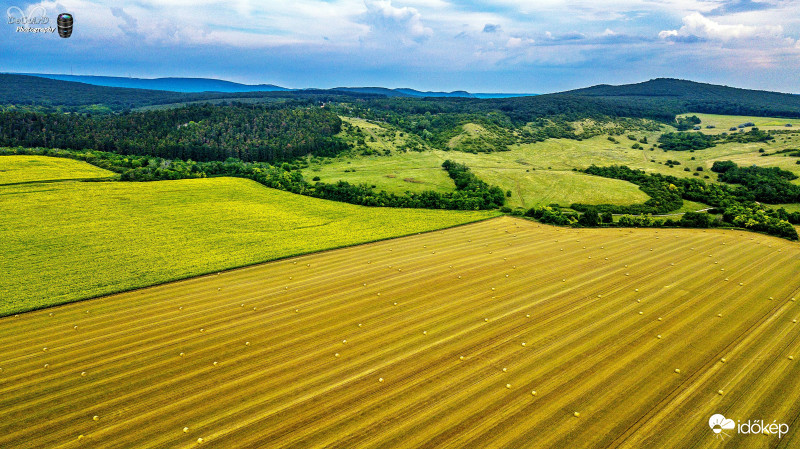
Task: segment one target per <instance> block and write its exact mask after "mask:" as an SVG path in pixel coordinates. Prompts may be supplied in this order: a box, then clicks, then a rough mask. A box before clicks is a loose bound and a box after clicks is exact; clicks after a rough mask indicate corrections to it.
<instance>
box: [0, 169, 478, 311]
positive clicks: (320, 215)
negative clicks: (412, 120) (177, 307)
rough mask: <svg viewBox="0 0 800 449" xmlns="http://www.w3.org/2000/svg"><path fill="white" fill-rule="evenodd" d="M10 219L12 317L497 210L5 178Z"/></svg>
mask: <svg viewBox="0 0 800 449" xmlns="http://www.w3.org/2000/svg"><path fill="white" fill-rule="evenodd" d="M58 161H65V160H64V159H59V160H58ZM0 216H2V217H4V219H3V220H4V222H3V225H2V227H0V241H2V242H3V245H2V247H1V249H0V273H3V276H2V278H1V279H2V281H0V290H2V291H3V292H4V294H3V297H2V299H1V300H0V315H4V314H9V313H13V312H16V311H21V310H28V309H31V308H38V307H43V306H47V305H53V304H58V303H63V302H67V301H73V300H77V299H81V298H86V297H91V296H96V295H101V294H106V293H110V292H116V291H120V290H124V289H130V288H134V287H141V286H146V285H152V284H155V283H159V282H164V281H168V280H172V279H178V278H184V277H188V276H193V275H197V274H202V273H208V272H211V271H218V270H222V269H226V268H232V267H237V266H242V265H247V264H252V263H256V262H262V261H266V260H271V259H275V258H279V257H285V256H289V255H294V254H300V253H307V252H311V251H318V250H323V249H328V248H333V247H339V246H343V245H352V244H357V243H363V242H367V241H372V240H378V239H384V238H388V237H395V236H400V235H405V234H410V233H416V232H422V231H428V230H432V229H438V228H443V227H448V226H454V225H457V224H461V223H466V222H470V221H475V220H479V219H482V218H486V217H489V216H492V213H487V212H452V211H428V210H405V209H380V208H365V207H359V206H353V205H349V204H343V203H336V202H331V201H324V200H319V199H314V198H308V197H303V196H298V195H293V194H290V193H286V192H281V191H277V190H272V189H267V188H265V187H263V186H261V185H259V184H257V183H255V182H253V181H249V180H245V179H236V178H214V179H197V180H181V181H160V182H151V183H117V182H115V183H79V182H60V183H47V184H24V185H15V186H5V187H2V188H0Z"/></svg>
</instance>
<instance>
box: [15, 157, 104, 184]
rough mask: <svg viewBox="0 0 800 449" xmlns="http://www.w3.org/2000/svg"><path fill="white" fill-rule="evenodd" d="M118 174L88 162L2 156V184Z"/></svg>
mask: <svg viewBox="0 0 800 449" xmlns="http://www.w3.org/2000/svg"><path fill="white" fill-rule="evenodd" d="M115 176H117V174H116V173H114V172H110V171H108V170H104V169H102V168H100V167H95V166H94V165H91V164H87V163H86V162H82V161H76V160H72V159H61V158H54V157H47V156H0V185H4V184H17V183H23V182H38V181H58V180H67V179H105V178H113V177H115Z"/></svg>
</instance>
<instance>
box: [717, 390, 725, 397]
mask: <svg viewBox="0 0 800 449" xmlns="http://www.w3.org/2000/svg"><path fill="white" fill-rule="evenodd" d="M717 394H719V395H720V396H722V395H723V394H725V392H724V391H722V390H717Z"/></svg>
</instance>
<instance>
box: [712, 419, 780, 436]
mask: <svg viewBox="0 0 800 449" xmlns="http://www.w3.org/2000/svg"><path fill="white" fill-rule="evenodd" d="M708 426H709V427H711V431H712V432H714V437H715V438H719V439H724V438H725V437H730V436H731V433H738V434H741V435H751V434H752V435H755V434H764V435H777V436H778V438H783V436H784V435H786V434H787V433H789V424H786V423H780V424H779V423H778V422H777V420H775V421H773V422H772V424H764V420H760V419H759V420H747V421H746V422H741V421H737V422H733V420H732V419H728V418H726V417H725V416H723V415H721V414H716V415H713V416H711V418H709V420H708ZM726 430H728V431H731V433H728V432H725V431H726Z"/></svg>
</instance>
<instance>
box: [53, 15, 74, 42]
mask: <svg viewBox="0 0 800 449" xmlns="http://www.w3.org/2000/svg"><path fill="white" fill-rule="evenodd" d="M56 23H57V24H58V35H59V36H61V37H63V38H65V39H66V38H68V37H70V36H72V14H69V13H62V14H59V15H58V20H56Z"/></svg>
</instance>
